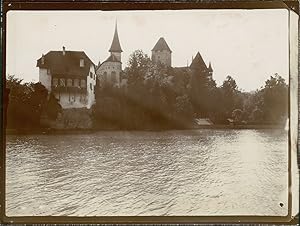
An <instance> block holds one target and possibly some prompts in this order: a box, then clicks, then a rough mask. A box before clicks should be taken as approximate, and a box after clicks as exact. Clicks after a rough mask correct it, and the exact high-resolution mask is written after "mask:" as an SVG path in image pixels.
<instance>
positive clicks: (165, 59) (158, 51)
mask: <svg viewBox="0 0 300 226" xmlns="http://www.w3.org/2000/svg"><path fill="white" fill-rule="evenodd" d="M171 54H172V51H171V49H170V47H169V46H168V44H167V42H166V40H165V39H164V38H163V37H161V38H160V39H159V40H158V41H157V43H156V44H155V46H154V47H153V49H152V57H151V59H152V61H153V62H155V63H158V62H159V63H161V64H164V65H166V66H169V67H171V65H172V63H171V58H172V57H171Z"/></svg>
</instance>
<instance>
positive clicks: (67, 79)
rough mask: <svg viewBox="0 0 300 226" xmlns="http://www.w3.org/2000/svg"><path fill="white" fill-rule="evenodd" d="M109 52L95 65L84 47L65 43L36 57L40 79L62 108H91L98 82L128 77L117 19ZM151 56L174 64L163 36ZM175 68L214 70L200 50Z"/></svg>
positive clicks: (119, 82) (119, 83)
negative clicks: (79, 48) (74, 47)
mask: <svg viewBox="0 0 300 226" xmlns="http://www.w3.org/2000/svg"><path fill="white" fill-rule="evenodd" d="M109 52H110V55H109V57H108V58H107V59H106V60H105V61H104V62H102V63H100V62H99V64H98V66H96V65H95V64H94V63H93V62H92V61H91V60H90V59H89V57H88V56H87V55H86V54H85V53H84V52H83V51H66V49H65V47H63V50H62V51H50V52H48V53H47V54H46V55H42V57H41V58H40V59H38V60H37V67H39V82H41V83H42V84H43V85H44V86H45V87H46V88H47V90H48V91H49V93H50V92H52V93H53V94H54V95H55V97H56V98H57V99H58V100H59V103H60V104H61V106H62V108H63V109H66V108H87V109H90V108H91V106H92V105H93V104H94V103H95V86H96V82H98V83H99V84H102V83H104V82H108V83H110V84H112V85H114V86H115V87H122V86H126V84H127V79H126V78H123V76H122V52H123V50H122V48H121V44H120V40H119V35H118V28H117V23H116V24H115V31H114V35H113V40H112V43H111V46H110V48H109ZM151 60H152V61H153V62H154V63H155V64H163V65H165V66H166V67H172V50H171V49H170V47H169V46H168V44H167V42H166V40H165V39H164V38H163V37H161V38H159V40H158V41H157V43H156V44H155V45H154V47H153V49H152V55H151ZM174 69H175V68H174ZM176 70H191V71H193V70H197V72H200V74H201V75H203V76H209V77H210V78H212V74H213V69H212V67H211V63H209V66H208V67H207V66H206V64H205V62H204V60H203V58H202V56H201V55H200V53H199V52H198V53H197V54H196V56H195V58H194V59H193V60H192V63H191V64H190V65H189V66H188V65H187V67H177V68H176Z"/></svg>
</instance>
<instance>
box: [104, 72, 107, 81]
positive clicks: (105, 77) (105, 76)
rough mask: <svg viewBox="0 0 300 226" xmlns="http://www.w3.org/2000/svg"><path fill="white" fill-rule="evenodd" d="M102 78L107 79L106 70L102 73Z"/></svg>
mask: <svg viewBox="0 0 300 226" xmlns="http://www.w3.org/2000/svg"><path fill="white" fill-rule="evenodd" d="M103 79H104V80H107V72H106V71H105V72H104V73H103Z"/></svg>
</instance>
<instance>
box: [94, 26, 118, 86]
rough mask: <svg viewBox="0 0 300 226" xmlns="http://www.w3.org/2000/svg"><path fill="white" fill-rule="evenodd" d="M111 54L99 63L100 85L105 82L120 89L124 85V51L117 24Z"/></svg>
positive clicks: (98, 76) (97, 72)
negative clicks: (122, 58)
mask: <svg viewBox="0 0 300 226" xmlns="http://www.w3.org/2000/svg"><path fill="white" fill-rule="evenodd" d="M109 52H110V56H109V57H108V58H107V59H106V60H105V61H103V62H102V63H101V64H100V63H99V65H98V67H97V70H96V74H97V78H98V81H99V85H100V86H101V85H102V84H104V83H105V82H108V83H110V84H112V85H114V86H116V87H120V85H121V83H122V77H121V74H122V62H121V53H122V52H123V51H122V49H121V45H120V41H119V36H118V28H117V22H116V25H115V33H114V37H113V40H112V43H111V46H110V49H109Z"/></svg>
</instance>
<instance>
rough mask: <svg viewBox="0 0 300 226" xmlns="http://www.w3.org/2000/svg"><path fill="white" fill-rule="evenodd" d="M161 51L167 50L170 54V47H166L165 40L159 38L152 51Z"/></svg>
mask: <svg viewBox="0 0 300 226" xmlns="http://www.w3.org/2000/svg"><path fill="white" fill-rule="evenodd" d="M162 50H168V51H169V52H171V53H172V51H171V49H170V47H169V46H168V44H167V42H166V40H165V39H164V38H163V37H161V38H160V39H159V40H158V41H157V43H156V44H155V46H154V47H153V49H152V51H162Z"/></svg>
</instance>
